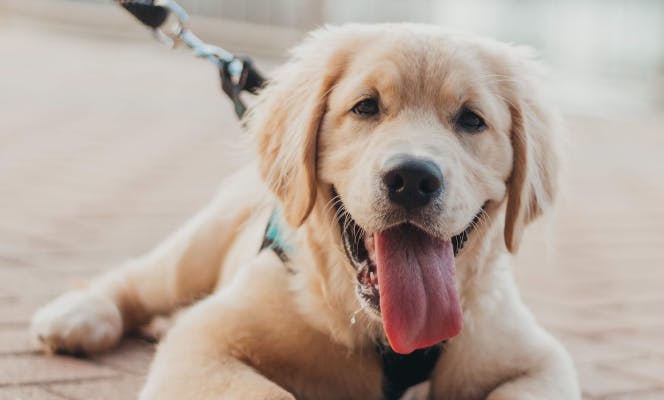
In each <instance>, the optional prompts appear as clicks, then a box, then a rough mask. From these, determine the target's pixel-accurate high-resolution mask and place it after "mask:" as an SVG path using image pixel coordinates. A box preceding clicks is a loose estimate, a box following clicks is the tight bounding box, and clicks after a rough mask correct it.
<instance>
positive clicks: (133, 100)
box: [0, 14, 664, 400]
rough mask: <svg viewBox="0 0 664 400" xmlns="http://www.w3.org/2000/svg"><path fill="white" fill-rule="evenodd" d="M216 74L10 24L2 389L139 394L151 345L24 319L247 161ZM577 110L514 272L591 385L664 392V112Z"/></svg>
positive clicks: (77, 395) (3, 92)
mask: <svg viewBox="0 0 664 400" xmlns="http://www.w3.org/2000/svg"><path fill="white" fill-rule="evenodd" d="M0 18H1V14H0ZM183 73H186V74H187V75H183ZM215 79H216V78H215V75H214V71H213V70H212V69H211V68H210V67H208V66H207V65H206V64H205V63H203V62H202V61H198V60H193V59H192V58H190V57H187V56H184V55H182V54H176V53H170V52H167V51H165V50H164V49H161V48H159V47H156V46H154V45H153V43H151V42H149V41H148V40H147V39H146V40H144V41H135V40H129V39H119V38H116V37H109V36H103V35H93V34H85V35H83V34H81V33H80V32H77V31H74V30H71V29H63V28H62V27H60V28H58V29H54V28H52V27H49V26H46V25H44V24H35V23H32V22H28V21H20V20H19V21H9V22H7V21H4V22H3V24H1V25H0V399H3V400H4V399H44V400H55V399H60V400H62V399H70V400H74V399H76V400H83V399H85V400H90V399H109V400H111V399H112V400H117V399H130V398H133V397H134V396H135V393H136V391H137V390H138V388H139V387H140V385H141V382H142V379H143V376H144V374H145V372H146V370H147V366H148V363H149V360H150V358H151V355H152V351H153V347H152V345H150V344H148V343H146V342H142V341H141V340H138V339H130V340H126V341H125V342H124V343H123V344H122V346H121V347H120V348H119V349H117V350H116V351H113V352H112V353H109V354H105V355H101V356H97V357H94V358H91V359H75V358H67V357H60V356H51V357H46V356H42V355H39V354H35V353H33V352H31V351H30V349H29V347H28V346H27V342H26V337H27V335H26V328H27V326H28V321H29V319H30V316H31V314H32V312H33V311H34V310H35V308H36V307H37V306H39V305H41V304H43V303H44V302H46V301H48V300H49V299H51V298H52V297H53V296H55V295H57V294H58V293H61V292H62V291H64V290H65V289H67V288H68V287H71V286H73V285H75V284H76V282H77V281H78V280H79V279H86V278H89V277H92V276H94V275H97V274H99V273H101V272H103V271H105V270H108V269H109V268H113V267H114V266H115V265H117V264H118V263H120V262H121V261H122V260H124V259H126V258H129V257H133V256H137V255H139V254H141V253H142V252H144V251H145V250H147V249H149V248H150V247H151V246H153V245H155V244H156V243H157V242H159V241H160V240H161V239H162V238H163V237H164V236H165V235H167V234H168V233H169V232H171V231H172V230H174V229H176V228H177V227H178V226H179V225H180V224H181V223H182V222H183V221H184V220H185V219H186V218H187V216H189V215H191V214H192V213H193V212H194V211H195V210H196V209H197V208H199V207H200V206H202V205H203V204H204V203H205V202H206V201H207V200H208V199H209V198H210V196H211V195H212V193H213V192H214V190H215V188H216V186H217V183H218V182H219V181H220V179H221V178H222V177H223V176H224V175H226V174H227V173H228V172H229V170H231V169H232V167H233V166H235V165H238V164H239V163H240V162H241V161H242V159H243V157H242V156H241V154H240V153H241V151H240V146H239V145H238V143H239V140H238V138H239V137H241V133H240V128H239V127H238V125H237V123H236V121H235V118H234V116H233V115H232V111H231V109H230V107H229V105H228V103H227V102H226V100H225V99H224V98H223V97H222V96H220V94H219V90H218V88H217V87H216V81H215ZM568 123H569V127H570V130H571V132H572V133H573V135H572V140H571V150H570V152H569V157H568V158H569V162H568V172H567V189H566V193H565V195H564V196H563V198H562V201H561V202H560V207H559V210H558V213H557V214H556V216H555V217H554V218H553V220H554V221H555V230H554V231H552V232H550V231H549V230H548V229H547V228H545V227H544V225H543V224H541V223H540V224H539V225H538V226H535V227H533V229H531V231H530V232H529V234H528V239H527V243H524V244H523V246H522V248H523V250H522V253H521V254H520V255H519V257H518V259H517V267H516V274H517V278H518V281H519V285H520V287H521V289H522V292H523V295H524V298H525V300H526V302H527V303H528V304H529V305H530V306H531V307H532V309H533V310H534V312H535V314H536V316H537V318H538V319H539V320H540V321H541V323H542V324H543V325H544V326H546V327H547V328H548V329H550V330H551V331H552V332H554V334H555V335H556V336H557V337H559V338H560V339H561V340H562V341H563V342H564V343H565V345H566V346H567V347H568V349H569V350H570V352H571V353H572V354H573V356H574V358H575V360H576V362H577V366H578V369H579V372H580V377H581V382H582V386H583V391H584V395H585V397H586V398H587V399H611V400H619V399H643V400H647V399H664V316H663V315H662V310H663V309H664V290H662V289H663V288H664V269H663V268H662V266H663V264H664V222H663V221H664V210H662V208H661V205H662V204H663V203H664V183H663V179H662V177H661V173H662V171H664V157H662V149H664V135H662V128H661V127H662V126H663V125H662V123H664V118H662V116H661V114H660V115H655V116H652V115H649V116H644V117H638V118H637V117H634V116H631V115H627V116H624V115H616V116H615V117H613V118H610V119H606V118H596V117H587V116H586V117H584V116H570V117H569V118H568ZM652 127H656V129H653V128H652Z"/></svg>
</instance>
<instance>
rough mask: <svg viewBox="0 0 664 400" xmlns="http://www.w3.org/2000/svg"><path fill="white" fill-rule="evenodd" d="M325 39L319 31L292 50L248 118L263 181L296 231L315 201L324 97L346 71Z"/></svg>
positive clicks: (324, 107) (339, 56)
mask: <svg viewBox="0 0 664 400" xmlns="http://www.w3.org/2000/svg"><path fill="white" fill-rule="evenodd" d="M324 33H325V32H323V31H319V32H318V33H317V34H314V35H313V36H311V37H310V38H309V39H308V40H307V41H305V43H304V44H303V45H301V46H299V47H298V48H296V49H295V50H294V52H293V57H292V58H291V61H290V62H289V63H287V64H286V65H284V66H283V67H282V68H281V69H280V70H279V71H277V73H276V74H275V77H274V79H273V80H272V81H271V82H270V83H269V84H268V86H267V88H266V89H265V90H264V91H263V93H261V99H262V100H261V101H260V102H259V103H258V104H257V105H256V106H255V107H254V108H253V110H252V112H251V114H250V117H249V124H248V126H249V129H250V131H251V132H252V133H253V135H254V139H255V140H256V142H257V144H258V157H259V170H260V173H261V176H262V177H263V179H264V180H265V182H266V183H267V185H268V186H269V188H270V189H271V190H272V192H273V193H274V194H275V195H276V196H277V198H278V199H279V200H280V201H281V203H282V210H283V213H284V217H285V219H286V221H287V222H288V223H289V224H290V225H292V226H294V227H297V226H300V225H302V223H303V222H304V220H305V219H306V218H307V217H308V215H309V213H310V212H311V209H312V208H313V205H314V202H315V199H316V154H317V143H318V130H319V128H320V125H321V121H322V119H323V116H324V115H325V112H326V109H327V97H328V93H329V91H330V90H331V88H332V86H333V85H334V83H335V82H336V81H337V79H338V78H339V76H340V75H341V73H342V67H343V65H344V63H343V60H342V57H341V55H340V54H336V55H334V56H332V53H333V51H332V50H331V48H330V46H328V44H329V43H323V40H322V39H320V38H319V36H321V35H324Z"/></svg>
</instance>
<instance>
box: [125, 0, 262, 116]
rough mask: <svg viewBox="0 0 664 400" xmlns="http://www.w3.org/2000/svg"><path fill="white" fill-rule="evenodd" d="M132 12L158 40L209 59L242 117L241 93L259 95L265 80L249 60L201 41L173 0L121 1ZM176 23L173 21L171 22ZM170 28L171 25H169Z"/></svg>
mask: <svg viewBox="0 0 664 400" xmlns="http://www.w3.org/2000/svg"><path fill="white" fill-rule="evenodd" d="M118 2H119V3H120V4H121V5H122V6H123V7H125V8H126V9H127V10H129V12H131V13H132V14H134V16H135V17H136V18H138V19H139V20H140V21H141V22H143V23H144V24H145V25H147V26H149V27H150V28H152V31H153V34H154V36H155V38H156V39H157V40H158V41H159V42H161V43H163V44H165V45H166V46H168V47H169V48H176V47H178V46H179V45H180V44H184V45H186V46H187V47H189V48H190V49H192V50H193V51H194V54H195V55H196V56H197V57H200V58H206V59H208V60H209V61H211V62H212V63H214V64H215V65H216V66H217V68H219V73H220V77H221V87H222V89H223V91H224V92H225V93H226V94H227V95H228V97H230V98H231V100H232V101H233V105H234V107H235V113H236V114H237V115H238V117H240V118H241V117H242V116H243V115H244V112H245V111H246V106H245V105H244V103H243V101H242V100H241V99H240V93H242V92H243V91H247V92H249V93H252V94H256V93H257V92H258V89H260V88H261V87H262V86H263V84H264V82H265V80H264V78H263V77H262V76H261V74H260V73H259V72H258V71H257V70H256V69H255V68H254V66H253V63H252V62H251V60H250V59H248V58H237V57H235V56H234V55H233V54H232V53H230V52H228V51H226V50H224V49H222V48H221V47H217V46H212V45H209V44H207V43H205V42H203V41H202V40H201V39H199V38H198V36H196V35H195V34H194V33H193V32H192V31H191V30H189V28H188V26H187V25H188V22H189V15H188V14H187V12H186V11H185V10H184V8H182V7H181V6H180V5H179V4H178V3H176V2H175V1H174V0H118ZM169 19H170V20H173V21H169ZM167 25H170V26H167Z"/></svg>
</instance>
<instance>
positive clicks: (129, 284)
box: [31, 168, 264, 353]
mask: <svg viewBox="0 0 664 400" xmlns="http://www.w3.org/2000/svg"><path fill="white" fill-rule="evenodd" d="M261 187H262V186H261V185H260V184H259V181H258V178H257V175H256V173H255V172H254V169H253V168H247V169H245V170H242V171H240V172H238V173H236V174H235V175H233V176H231V177H230V178H228V179H227V180H226V181H225V182H224V184H223V186H222V190H221V191H220V193H219V195H218V196H217V197H216V198H215V200H214V201H213V202H212V203H211V204H210V205H209V206H207V207H206V208H205V209H203V210H202V211H201V212H199V213H198V214H197V215H196V216H195V217H194V218H192V219H191V220H190V221H189V222H187V223H186V224H185V225H184V226H183V227H182V228H181V229H180V230H178V231H177V232H175V233H174V234H173V235H172V236H171V237H169V238H168V239H167V240H165V241H164V242H163V243H162V244H160V245H159V246H158V247H157V248H155V249H154V250H153V251H152V252H150V253H148V254H147V255H145V256H143V257H141V258H139V259H136V260H133V261H130V262H128V263H127V264H126V265H124V266H122V267H120V268H118V269H116V270H113V271H110V272H109V273H107V274H105V275H103V276H101V277H100V278H98V279H96V280H95V281H93V282H92V283H91V284H90V286H89V287H87V288H85V289H83V290H75V291H72V292H69V293H66V294H64V295H62V296H61V297H59V298H57V299H56V300H54V301H53V302H51V303H49V304H47V305H46V306H45V307H43V308H42V309H40V310H38V311H37V312H36V313H35V315H34V317H33V320H32V327H31V334H32V336H33V339H34V341H35V343H36V344H37V345H39V346H41V347H42V348H45V349H46V350H50V351H65V352H86V353H90V352H96V351H101V350H104V349H107V348H109V347H111V346H113V345H114V344H115V343H116V342H117V341H118V340H119V339H120V337H121V335H122V333H123V332H125V331H127V330H130V329H133V328H135V327H137V326H139V325H140V324H143V323H146V322H148V321H149V320H150V319H151V318H152V317H153V316H155V315H158V314H166V313H169V312H171V311H173V310H174V309H175V308H177V307H179V306H182V305H184V304H187V303H190V302H192V301H194V300H196V299H199V298H201V297H203V296H205V295H207V294H208V293H210V292H211V291H212V290H213V289H214V285H215V283H216V281H217V278H218V275H219V270H220V265H221V262H222V260H223V257H224V255H225V253H226V251H227V250H228V247H229V246H230V244H231V243H232V242H233V239H234V237H235V236H236V234H237V232H238V230H239V229H240V227H241V226H242V224H243V223H244V222H245V221H246V220H247V218H249V216H250V215H251V213H252V212H253V211H254V208H255V206H256V204H257V202H259V201H260V199H261V198H263V197H264V193H263V192H259V191H261V190H263V189H261Z"/></svg>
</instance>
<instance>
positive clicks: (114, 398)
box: [48, 375, 145, 400]
mask: <svg viewBox="0 0 664 400" xmlns="http://www.w3.org/2000/svg"><path fill="white" fill-rule="evenodd" d="M144 382H145V378H144V377H143V376H140V375H137V376H125V377H120V378H114V379H99V380H94V381H82V382H75V383H66V384H57V385H49V386H48V389H49V390H50V391H52V392H53V393H56V394H59V395H62V396H65V397H66V398H67V399H70V400H125V399H126V400H130V399H136V398H137V397H138V393H139V392H140V390H141V387H142V386H143V383H144Z"/></svg>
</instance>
